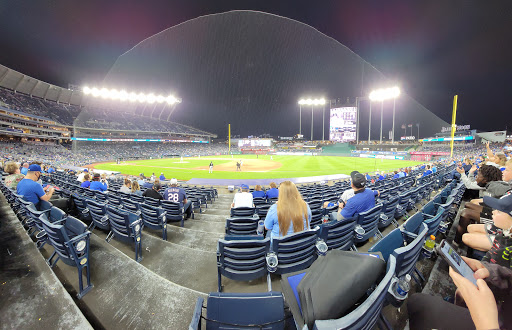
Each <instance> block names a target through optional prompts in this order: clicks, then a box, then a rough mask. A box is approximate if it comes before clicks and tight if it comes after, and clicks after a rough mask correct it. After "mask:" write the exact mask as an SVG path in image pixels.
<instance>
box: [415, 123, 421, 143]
mask: <svg viewBox="0 0 512 330" xmlns="http://www.w3.org/2000/svg"><path fill="white" fill-rule="evenodd" d="M416 127H418V140H419V139H420V123H417V124H416Z"/></svg>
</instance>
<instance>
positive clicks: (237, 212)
mask: <svg viewBox="0 0 512 330" xmlns="http://www.w3.org/2000/svg"><path fill="white" fill-rule="evenodd" d="M254 212H255V208H254V207H237V208H234V207H233V208H232V209H231V218H234V217H250V216H252V215H253V214H254Z"/></svg>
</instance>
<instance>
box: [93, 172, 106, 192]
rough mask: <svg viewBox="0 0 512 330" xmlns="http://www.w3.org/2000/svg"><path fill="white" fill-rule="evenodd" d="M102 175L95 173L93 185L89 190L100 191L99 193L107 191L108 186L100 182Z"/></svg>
mask: <svg viewBox="0 0 512 330" xmlns="http://www.w3.org/2000/svg"><path fill="white" fill-rule="evenodd" d="M100 180H101V175H100V174H99V173H94V176H93V177H92V182H91V185H90V186H89V189H91V190H98V191H102V192H103V191H107V185H106V184H105V183H103V182H100Z"/></svg>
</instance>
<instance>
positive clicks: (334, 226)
mask: <svg viewBox="0 0 512 330" xmlns="http://www.w3.org/2000/svg"><path fill="white" fill-rule="evenodd" d="M355 226H356V221H354V220H353V219H344V220H341V221H330V222H327V223H324V224H322V225H321V226H320V233H319V237H320V238H321V239H323V240H324V242H325V243H326V244H327V247H328V248H329V250H331V249H338V250H343V251H347V250H349V249H350V248H352V247H353V246H354V227H355Z"/></svg>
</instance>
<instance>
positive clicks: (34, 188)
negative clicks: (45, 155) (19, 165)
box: [16, 164, 55, 207]
mask: <svg viewBox="0 0 512 330" xmlns="http://www.w3.org/2000/svg"><path fill="white" fill-rule="evenodd" d="M40 177H41V166H39V165H37V164H32V165H30V166H29V167H28V171H27V175H25V178H24V179H23V180H21V181H20V182H19V183H18V185H17V186H16V192H17V193H18V194H19V195H23V197H24V199H25V200H27V201H29V202H32V203H34V205H35V206H36V207H39V202H40V201H41V200H43V201H49V200H50V198H52V195H53V192H54V191H55V189H54V188H53V187H52V186H46V188H45V189H43V187H42V186H41V184H39V183H38V182H37V181H39V178H40Z"/></svg>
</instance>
